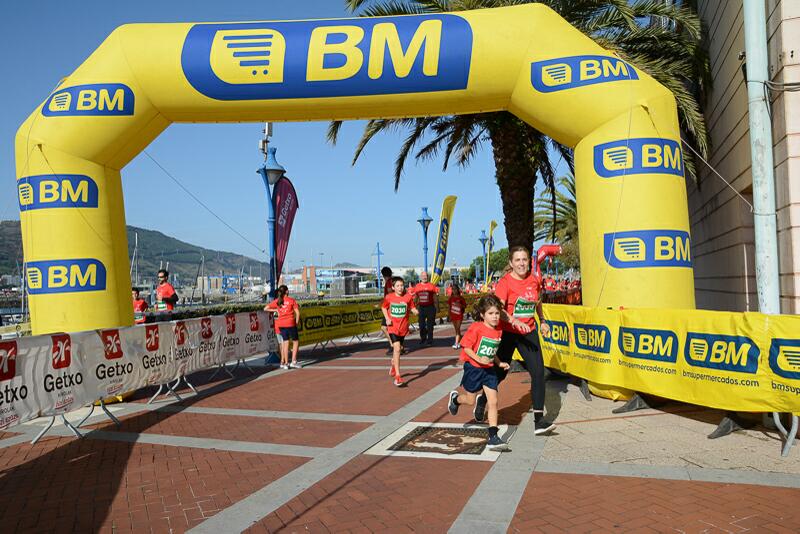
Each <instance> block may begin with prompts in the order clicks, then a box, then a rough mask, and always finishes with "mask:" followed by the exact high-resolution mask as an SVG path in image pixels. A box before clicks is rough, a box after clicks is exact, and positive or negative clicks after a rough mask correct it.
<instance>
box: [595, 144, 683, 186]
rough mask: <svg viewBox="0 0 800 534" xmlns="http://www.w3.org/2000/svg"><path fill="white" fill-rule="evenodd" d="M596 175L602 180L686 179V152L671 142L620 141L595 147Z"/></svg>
mask: <svg viewBox="0 0 800 534" xmlns="http://www.w3.org/2000/svg"><path fill="white" fill-rule="evenodd" d="M594 172H596V173H597V175H598V176H601V177H603V178H615V177H617V176H623V175H628V174H674V175H675V176H683V152H681V146H680V145H679V144H678V143H677V142H675V141H673V140H672V139H662V138H660V137H640V138H637V139H620V140H619V141H611V142H610V143H602V144H600V145H597V146H595V147H594Z"/></svg>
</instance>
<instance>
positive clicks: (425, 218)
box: [417, 208, 433, 271]
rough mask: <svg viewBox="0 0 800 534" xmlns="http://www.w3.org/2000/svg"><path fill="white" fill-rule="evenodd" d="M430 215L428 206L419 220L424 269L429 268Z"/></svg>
mask: <svg viewBox="0 0 800 534" xmlns="http://www.w3.org/2000/svg"><path fill="white" fill-rule="evenodd" d="M431 221H433V219H431V217H430V215H428V208H422V215H420V216H419V219H417V222H418V223H419V225H420V226H421V227H422V261H423V263H422V270H423V271H427V270H428V226H430V225H431Z"/></svg>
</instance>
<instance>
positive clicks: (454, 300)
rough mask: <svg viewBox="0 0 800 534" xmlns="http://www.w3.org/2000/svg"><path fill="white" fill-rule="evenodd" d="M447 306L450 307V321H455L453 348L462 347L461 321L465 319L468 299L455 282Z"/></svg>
mask: <svg viewBox="0 0 800 534" xmlns="http://www.w3.org/2000/svg"><path fill="white" fill-rule="evenodd" d="M447 307H448V308H449V310H448V311H449V315H450V322H451V323H453V329H454V330H455V332H456V339H455V342H454V343H453V348H454V349H460V348H461V322H462V321H463V320H464V310H465V309H466V307H467V301H466V300H464V297H462V296H461V288H460V287H458V286H457V285H455V284H453V285H452V293H451V294H450V298H448V299H447Z"/></svg>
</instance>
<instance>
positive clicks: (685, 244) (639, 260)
mask: <svg viewBox="0 0 800 534" xmlns="http://www.w3.org/2000/svg"><path fill="white" fill-rule="evenodd" d="M690 244H691V242H690V239H689V232H684V231H682V230H634V231H631V232H612V233H610V234H605V235H604V236H603V255H604V257H605V259H606V261H607V262H608V264H609V265H611V266H612V267H616V268H617V269H629V268H633V267H691V266H692V257H691V252H690Z"/></svg>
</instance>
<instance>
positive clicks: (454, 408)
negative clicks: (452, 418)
mask: <svg viewBox="0 0 800 534" xmlns="http://www.w3.org/2000/svg"><path fill="white" fill-rule="evenodd" d="M457 400H458V391H455V390H453V391H451V392H450V400H449V401H448V402H447V411H448V412H450V415H456V414H458V404H457V402H456V401H457Z"/></svg>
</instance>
